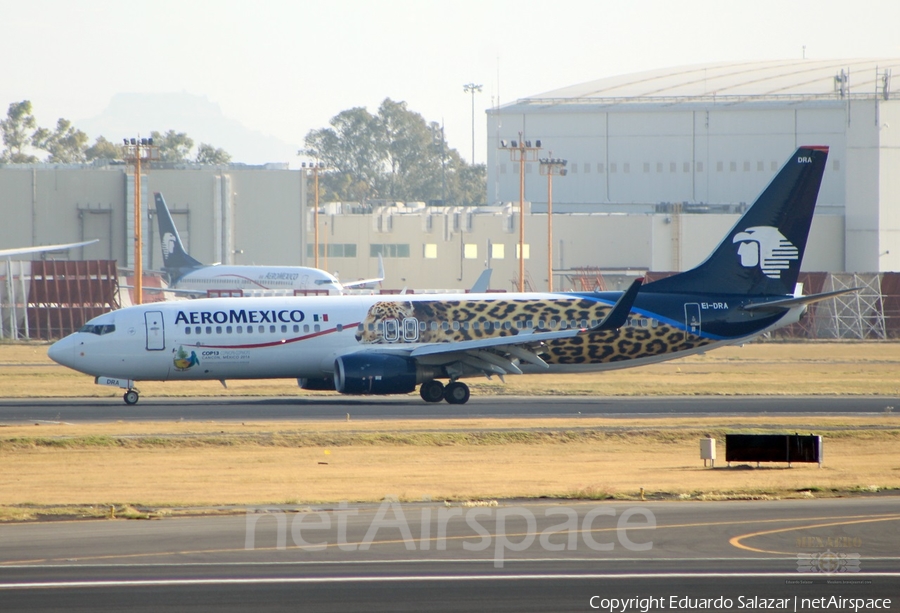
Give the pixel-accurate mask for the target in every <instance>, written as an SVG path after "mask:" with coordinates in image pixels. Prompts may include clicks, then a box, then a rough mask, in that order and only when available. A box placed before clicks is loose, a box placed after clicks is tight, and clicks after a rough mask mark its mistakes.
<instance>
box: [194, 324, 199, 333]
mask: <svg viewBox="0 0 900 613" xmlns="http://www.w3.org/2000/svg"><path fill="white" fill-rule="evenodd" d="M194 334H200V326H196V327H195V328H194Z"/></svg>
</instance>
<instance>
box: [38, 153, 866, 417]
mask: <svg viewBox="0 0 900 613" xmlns="http://www.w3.org/2000/svg"><path fill="white" fill-rule="evenodd" d="M827 156H828V148H827V147H801V148H799V149H798V150H797V151H796V153H794V154H793V155H792V156H791V157H790V159H789V160H788V161H787V163H786V164H785V165H784V166H783V167H782V169H781V171H780V172H779V173H778V175H777V176H776V177H775V178H774V179H773V180H772V182H771V183H770V184H769V185H768V187H766V189H765V190H764V191H763V192H762V194H761V195H760V196H759V198H758V199H757V200H756V202H755V203H754V204H753V206H752V207H751V208H750V209H749V210H748V211H747V212H746V213H745V214H744V215H743V216H742V217H741V219H740V220H739V221H738V222H737V224H736V225H735V226H734V228H732V230H731V232H729V233H728V235H727V236H726V237H725V239H724V240H723V241H722V242H721V243H720V244H719V246H718V247H717V248H716V249H715V251H713V253H712V254H711V255H710V256H709V257H708V258H707V259H706V260H705V261H704V262H703V263H702V264H700V265H699V266H697V267H696V268H694V269H692V270H689V271H686V272H683V273H680V274H677V275H674V276H672V277H668V278H665V279H662V280H659V281H655V282H653V283H648V284H647V285H644V286H643V287H641V280H640V279H638V280H637V281H635V282H634V283H633V284H632V286H631V287H630V288H629V289H628V290H627V291H625V292H600V293H529V294H463V295H441V296H433V295H432V296H429V295H410V296H334V297H331V296H313V297H285V298H241V299H230V298H219V299H201V300H196V301H192V302H175V303H163V304H159V303H157V304H153V305H144V306H135V307H130V308H126V309H122V310H120V311H114V312H111V313H107V314H105V315H101V316H99V317H96V318H94V319H92V320H91V321H90V322H88V324H87V325H85V326H84V327H83V328H82V329H81V330H80V331H78V332H76V333H74V334H72V335H70V336H68V337H66V338H64V339H62V340H60V341H59V342H57V343H56V344H54V345H53V346H52V347H51V348H50V351H49V355H50V357H51V358H52V359H54V360H55V361H57V362H59V363H60V364H63V365H65V366H68V367H70V368H74V369H75V370H79V371H81V372H84V373H88V374H90V375H94V376H95V377H96V382H97V383H100V384H103V385H112V386H118V387H121V388H124V389H127V391H126V393H125V402H126V403H128V404H134V403H135V402H137V401H138V392H137V390H136V389H134V385H135V382H136V381H142V380H157V381H179V380H196V379H213V380H216V379H218V380H221V381H222V382H223V384H224V382H225V380H226V379H264V378H287V377H290V378H297V379H298V382H299V383H300V386H301V387H303V388H306V389H318V390H323V389H335V390H337V391H338V392H340V393H343V394H406V393H409V392H411V391H413V390H415V389H416V387H417V386H419V393H420V394H421V396H422V398H423V399H424V400H426V401H428V402H438V401H440V400H442V399H443V400H446V401H447V402H450V403H453V404H462V403H464V402H466V401H467V400H468V399H469V388H468V387H467V386H466V385H465V383H463V382H462V381H461V380H460V379H463V378H466V377H475V376H484V375H486V376H488V377H490V376H492V375H499V376H500V377H502V376H504V375H507V374H513V373H515V374H521V373H525V372H531V373H541V372H543V373H553V372H588V371H599V370H610V369H616V368H625V367H629V366H641V365H644V364H651V363H654V362H661V361H663V360H670V359H673V358H677V357H681V356H685V355H690V354H692V353H698V352H701V351H706V350H709V349H712V348H715V347H718V346H722V345H730V344H734V343H738V342H742V341H745V340H749V339H751V338H753V337H755V336H757V335H759V334H761V333H763V332H766V331H769V330H774V329H776V328H780V327H782V326H786V325H789V324H792V323H795V322H796V321H798V320H799V318H800V316H801V314H802V313H803V312H804V310H805V308H806V305H807V304H809V303H812V302H816V301H819V300H824V299H826V298H830V297H832V296H835V295H837V294H840V293H844V292H830V293H826V294H816V295H812V296H799V295H796V294H795V284H796V281H797V277H798V274H799V270H800V262H801V260H802V258H803V252H804V249H805V247H806V240H807V236H808V234H809V228H810V224H811V222H812V217H813V210H814V209H815V204H816V198H817V196H818V192H819V185H820V183H821V180H822V175H823V172H824V169H825V159H826V157H827ZM848 291H852V290H848ZM442 380H444V381H449V383H447V384H446V385H445V384H444V383H443V382H442Z"/></svg>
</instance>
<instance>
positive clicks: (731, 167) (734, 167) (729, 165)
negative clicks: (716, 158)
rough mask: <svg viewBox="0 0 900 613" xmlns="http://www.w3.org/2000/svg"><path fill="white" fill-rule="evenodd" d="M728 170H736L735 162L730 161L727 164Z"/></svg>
mask: <svg viewBox="0 0 900 613" xmlns="http://www.w3.org/2000/svg"><path fill="white" fill-rule="evenodd" d="M728 170H730V171H731V172H737V162H734V161H732V162H731V163H729V164H728Z"/></svg>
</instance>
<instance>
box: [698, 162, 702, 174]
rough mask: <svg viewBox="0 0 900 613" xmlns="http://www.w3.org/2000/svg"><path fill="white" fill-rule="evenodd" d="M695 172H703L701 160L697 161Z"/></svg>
mask: <svg viewBox="0 0 900 613" xmlns="http://www.w3.org/2000/svg"><path fill="white" fill-rule="evenodd" d="M697 172H703V162H697Z"/></svg>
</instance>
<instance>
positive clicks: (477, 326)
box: [472, 321, 481, 330]
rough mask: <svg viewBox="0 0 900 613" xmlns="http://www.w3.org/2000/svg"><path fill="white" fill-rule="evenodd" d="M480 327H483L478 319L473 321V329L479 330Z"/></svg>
mask: <svg viewBox="0 0 900 613" xmlns="http://www.w3.org/2000/svg"><path fill="white" fill-rule="evenodd" d="M480 328H481V326H480V325H479V324H478V322H477V321H473V322H472V329H473V330H479V329H480Z"/></svg>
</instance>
